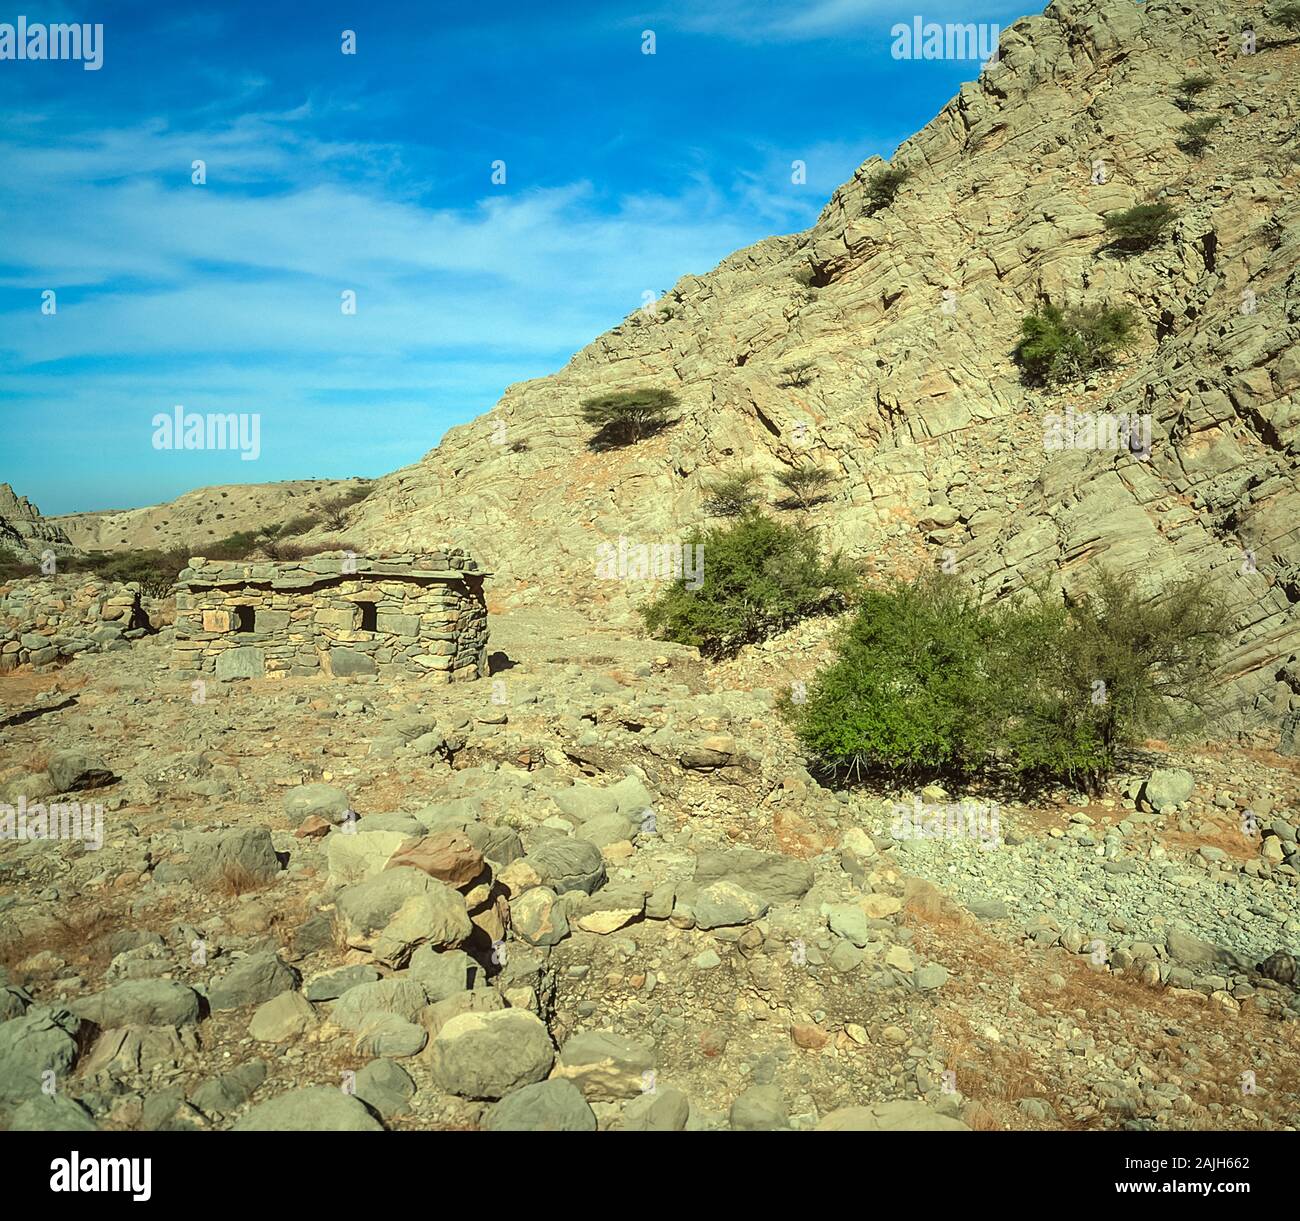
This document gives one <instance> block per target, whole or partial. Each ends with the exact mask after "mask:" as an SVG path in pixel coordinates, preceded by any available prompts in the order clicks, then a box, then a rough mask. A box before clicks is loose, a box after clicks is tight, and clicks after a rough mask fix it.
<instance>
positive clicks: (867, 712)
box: [784, 574, 1224, 788]
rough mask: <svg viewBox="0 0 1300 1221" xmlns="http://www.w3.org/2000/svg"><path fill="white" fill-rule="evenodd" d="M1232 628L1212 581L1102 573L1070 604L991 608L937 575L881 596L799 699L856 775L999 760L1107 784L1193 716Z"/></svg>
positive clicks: (825, 746)
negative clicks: (1132, 755)
mask: <svg viewBox="0 0 1300 1221" xmlns="http://www.w3.org/2000/svg"><path fill="white" fill-rule="evenodd" d="M1223 630H1224V628H1223V615H1222V611H1221V610H1220V608H1219V607H1218V605H1217V604H1216V603H1215V601H1214V600H1213V599H1211V598H1210V597H1209V596H1208V594H1207V592H1206V589H1205V587H1204V585H1203V584H1201V583H1199V582H1189V583H1185V584H1182V585H1178V586H1175V587H1174V588H1172V589H1171V590H1169V591H1167V592H1166V593H1165V594H1164V596H1161V597H1157V598H1151V597H1148V596H1145V595H1144V594H1143V593H1142V592H1141V591H1139V590H1138V589H1136V588H1135V586H1134V583H1133V582H1132V581H1130V580H1127V579H1122V578H1120V577H1117V576H1113V575H1108V574H1101V575H1100V576H1098V578H1097V579H1096V582H1095V584H1094V586H1093V588H1092V589H1091V591H1089V592H1088V593H1087V594H1086V595H1082V596H1079V597H1077V598H1076V599H1075V600H1073V601H1072V602H1070V603H1069V604H1066V603H1064V602H1062V601H1061V600H1059V599H1054V598H1052V597H1049V596H1048V595H1047V593H1046V592H1045V591H1044V590H1039V591H1037V592H1036V593H1035V594H1034V595H1033V596H1028V597H1025V598H1023V599H1020V600H1011V601H1008V602H1003V603H1000V604H993V605H980V604H979V602H978V600H977V599H976V597H975V595H974V593H973V591H972V590H971V589H970V588H969V587H968V586H965V585H963V584H962V583H961V582H960V581H958V580H957V579H956V578H954V577H945V576H942V575H937V574H936V575H933V576H927V577H926V578H924V579H922V580H920V581H918V582H915V583H913V584H910V585H908V584H901V583H899V584H895V585H893V586H890V587H887V588H884V589H877V590H871V591H868V592H867V593H865V594H864V595H863V596H862V599H861V602H860V605H859V610H858V613H857V615H856V616H855V617H854V619H853V620H852V621H851V623H850V624H849V625H848V626H847V627H846V629H845V631H844V633H843V634H842V636H841V638H840V640H839V642H838V645H837V650H836V656H835V660H834V661H833V662H832V663H831V664H830V665H829V666H828V667H826V668H825V669H823V670H822V671H821V672H820V673H819V674H818V675H817V676H816V678H815V679H814V680H813V682H812V683H811V684H810V687H809V691H808V696H807V700H806V702H805V703H803V704H794V703H792V702H787V703H786V705H785V706H784V710H785V712H786V715H787V716H789V717H790V718H791V720H792V721H793V723H794V725H795V728H796V731H797V733H798V735H799V738H800V740H801V742H802V744H803V746H804V748H805V750H807V752H808V753H809V755H810V756H812V758H813V760H814V761H815V762H816V764H817V765H818V766H820V767H821V768H823V769H826V770H830V771H834V772H840V773H843V774H846V775H849V776H861V775H864V774H867V773H871V772H884V773H893V774H897V775H901V776H911V775H916V774H924V773H955V774H959V775H960V774H970V773H972V772H977V771H983V770H989V769H992V770H994V771H1000V772H1002V773H1009V774H1012V775H1016V776H1019V777H1020V778H1021V779H1022V780H1023V781H1025V782H1029V783H1040V782H1045V781H1066V782H1068V783H1070V784H1073V785H1075V786H1077V787H1081V788H1095V787H1096V786H1097V785H1098V783H1099V782H1100V780H1102V779H1103V778H1104V777H1105V776H1107V775H1108V774H1109V773H1110V772H1111V771H1113V770H1114V768H1115V766H1116V764H1117V762H1118V759H1119V757H1120V755H1121V754H1122V753H1123V752H1124V751H1125V750H1127V749H1130V748H1132V747H1133V746H1134V745H1136V744H1137V743H1138V742H1140V741H1141V740H1142V739H1143V738H1144V737H1147V736H1149V735H1151V734H1153V733H1157V732H1165V731H1170V730H1176V729H1178V728H1183V727H1186V725H1187V724H1188V723H1189V720H1190V719H1191V717H1192V716H1193V715H1194V713H1195V710H1196V708H1197V706H1198V703H1199V702H1200V701H1202V700H1203V698H1204V696H1205V693H1206V690H1207V685H1208V683H1209V681H1210V675H1211V668H1212V663H1213V659H1214V656H1215V652H1216V650H1217V648H1218V647H1219V644H1220V643H1221V641H1222V638H1223Z"/></svg>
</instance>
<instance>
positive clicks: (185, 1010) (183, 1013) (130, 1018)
mask: <svg viewBox="0 0 1300 1221" xmlns="http://www.w3.org/2000/svg"><path fill="white" fill-rule="evenodd" d="M70 1008H71V1009H72V1011H73V1012H74V1013H75V1014H76V1015H77V1016H78V1017H82V1018H85V1019H86V1020H87V1021H91V1022H94V1023H95V1025H96V1026H100V1027H103V1028H104V1029H110V1028H114V1027H119V1026H185V1025H188V1024H190V1023H192V1022H197V1021H198V1020H199V994H198V993H197V992H195V991H194V989H193V988H190V987H187V986H186V985H185V984H182V983H177V982H176V981H175V980H170V979H132V980H127V981H126V982H124V983H120V984H114V985H113V986H112V987H111V988H106V989H104V991H103V992H97V993H95V994H94V995H93V996H87V997H83V998H81V999H80V1000H76V1001H73V1002H72V1003H71V1006H70Z"/></svg>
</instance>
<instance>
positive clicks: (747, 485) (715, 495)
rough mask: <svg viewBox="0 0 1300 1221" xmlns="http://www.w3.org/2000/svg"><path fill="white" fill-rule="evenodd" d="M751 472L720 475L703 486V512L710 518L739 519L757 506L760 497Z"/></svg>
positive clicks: (754, 476) (755, 477) (754, 477)
mask: <svg viewBox="0 0 1300 1221" xmlns="http://www.w3.org/2000/svg"><path fill="white" fill-rule="evenodd" d="M757 482H758V476H757V475H756V474H755V473H754V472H753V471H738V472H736V473H735V474H732V475H722V476H720V477H719V478H717V479H715V480H713V481H711V482H708V483H706V484H705V485H704V497H705V499H704V511H705V512H706V513H708V514H709V516H710V517H739V516H740V515H741V514H742V513H745V512H748V511H749V510H750V509H753V508H754V507H755V506H757V504H758V502H759V499H760V496H759V492H758V491H757V489H756V488H755V487H754V484H755V483H757Z"/></svg>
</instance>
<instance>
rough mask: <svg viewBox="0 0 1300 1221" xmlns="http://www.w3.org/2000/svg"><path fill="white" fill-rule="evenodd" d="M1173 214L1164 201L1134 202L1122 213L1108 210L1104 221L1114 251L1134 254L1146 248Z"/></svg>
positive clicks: (1175, 215)
mask: <svg viewBox="0 0 1300 1221" xmlns="http://www.w3.org/2000/svg"><path fill="white" fill-rule="evenodd" d="M1177 217H1178V213H1177V212H1175V211H1174V210H1173V208H1171V207H1170V206H1169V205H1168V204H1163V203H1156V204H1138V205H1136V206H1135V207H1132V208H1126V209H1125V210H1124V211H1122V212H1108V213H1107V214H1106V217H1105V221H1104V223H1105V225H1106V232H1107V233H1109V234H1111V235H1112V239H1113V240H1112V242H1111V244H1112V245H1113V246H1114V247H1115V249H1116V250H1122V251H1124V252H1125V253H1126V254H1137V253H1139V252H1141V251H1143V250H1150V249H1151V247H1152V246H1154V245H1155V244H1156V242H1158V241H1159V240H1160V237H1161V235H1162V234H1163V233H1164V231H1165V230H1166V229H1167V228H1169V226H1170V225H1171V224H1173V222H1174V221H1175V220H1176V219H1177Z"/></svg>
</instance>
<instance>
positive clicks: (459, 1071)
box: [432, 1009, 555, 1098]
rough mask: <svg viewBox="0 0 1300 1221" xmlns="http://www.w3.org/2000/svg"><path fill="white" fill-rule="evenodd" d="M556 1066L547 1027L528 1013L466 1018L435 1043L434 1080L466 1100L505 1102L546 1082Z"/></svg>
mask: <svg viewBox="0 0 1300 1221" xmlns="http://www.w3.org/2000/svg"><path fill="white" fill-rule="evenodd" d="M554 1062H555V1049H554V1048H553V1047H552V1045H551V1036H550V1032H549V1031H548V1030H547V1029H546V1024H545V1023H544V1022H543V1021H542V1020H541V1018H539V1017H537V1016H536V1015H535V1014H532V1013H529V1012H528V1011H527V1010H525V1009H497V1010H494V1011H492V1012H489V1013H462V1014H460V1015H459V1016H457V1017H453V1018H452V1019H451V1020H450V1021H448V1022H446V1023H445V1024H444V1025H443V1027H442V1028H441V1029H440V1030H439V1031H438V1034H437V1037H436V1038H435V1039H434V1040H433V1043H432V1068H433V1076H434V1080H435V1081H437V1083H438V1085H439V1086H440V1087H441V1088H442V1089H444V1090H446V1091H447V1092H448V1093H449V1094H459V1095H460V1096H462V1097H464V1098H502V1097H504V1096H505V1095H506V1094H508V1093H510V1092H511V1091H512V1090H515V1089H518V1088H520V1087H521V1086H525V1085H532V1084H533V1083H534V1082H537V1081H541V1080H542V1079H543V1078H544V1077H545V1076H546V1074H547V1073H548V1072H549V1071H550V1069H551V1065H552V1064H553V1063H554Z"/></svg>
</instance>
